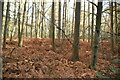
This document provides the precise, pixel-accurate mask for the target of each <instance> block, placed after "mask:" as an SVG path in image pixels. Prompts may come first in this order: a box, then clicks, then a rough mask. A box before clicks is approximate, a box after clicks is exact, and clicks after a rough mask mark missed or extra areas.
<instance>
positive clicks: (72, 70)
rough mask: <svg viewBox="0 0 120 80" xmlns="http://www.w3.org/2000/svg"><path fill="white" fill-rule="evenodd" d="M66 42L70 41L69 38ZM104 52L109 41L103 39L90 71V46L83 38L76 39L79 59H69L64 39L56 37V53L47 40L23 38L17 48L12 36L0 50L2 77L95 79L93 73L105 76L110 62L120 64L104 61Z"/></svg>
mask: <svg viewBox="0 0 120 80" xmlns="http://www.w3.org/2000/svg"><path fill="white" fill-rule="evenodd" d="M70 41H71V42H73V40H72V39H70ZM102 51H103V52H104V53H103V52H102ZM107 52H109V54H111V51H110V43H109V42H103V45H102V48H100V52H99V54H98V55H99V56H98V64H97V70H91V69H89V64H90V61H91V47H90V44H89V43H87V42H86V41H84V42H83V41H80V48H79V57H80V61H77V62H72V61H70V58H71V54H72V45H71V44H70V43H69V41H68V40H67V39H65V40H62V41H61V42H59V40H56V53H55V52H53V51H52V45H51V39H36V38H26V39H24V45H23V47H22V48H18V47H17V40H15V39H14V40H13V41H12V42H9V41H7V48H6V49H3V77H7V78H97V77H96V73H97V72H103V75H108V73H109V67H110V66H111V65H114V66H116V67H120V66H118V64H113V63H111V62H109V61H108V60H107V55H108V54H107ZM117 52H118V51H117ZM110 77H112V76H110Z"/></svg>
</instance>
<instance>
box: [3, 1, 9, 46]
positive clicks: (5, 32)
mask: <svg viewBox="0 0 120 80" xmlns="http://www.w3.org/2000/svg"><path fill="white" fill-rule="evenodd" d="M9 8H10V3H9V2H7V10H6V18H5V26H4V34H3V48H6V38H7V26H8V17H9Z"/></svg>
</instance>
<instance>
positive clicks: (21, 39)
mask: <svg viewBox="0 0 120 80" xmlns="http://www.w3.org/2000/svg"><path fill="white" fill-rule="evenodd" d="M26 3H27V2H25V4H24V11H23V18H22V19H23V20H22V28H21V33H20V37H19V38H20V39H18V40H19V41H18V42H19V43H18V46H19V47H22V44H23V31H24V30H23V28H24V21H25V13H26Z"/></svg>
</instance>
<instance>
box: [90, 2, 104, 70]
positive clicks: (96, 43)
mask: <svg viewBox="0 0 120 80" xmlns="http://www.w3.org/2000/svg"><path fill="white" fill-rule="evenodd" d="M98 1H99V2H98V6H97V17H96V26H95V36H94V45H93V50H92V61H91V68H92V69H96V64H97V57H98V49H99V40H100V39H99V36H100V27H101V15H102V2H101V1H100V0H98Z"/></svg>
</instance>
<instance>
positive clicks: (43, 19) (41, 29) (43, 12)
mask: <svg viewBox="0 0 120 80" xmlns="http://www.w3.org/2000/svg"><path fill="white" fill-rule="evenodd" d="M43 26H44V1H43V4H42V26H41V38H43V30H44V29H43Z"/></svg>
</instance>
